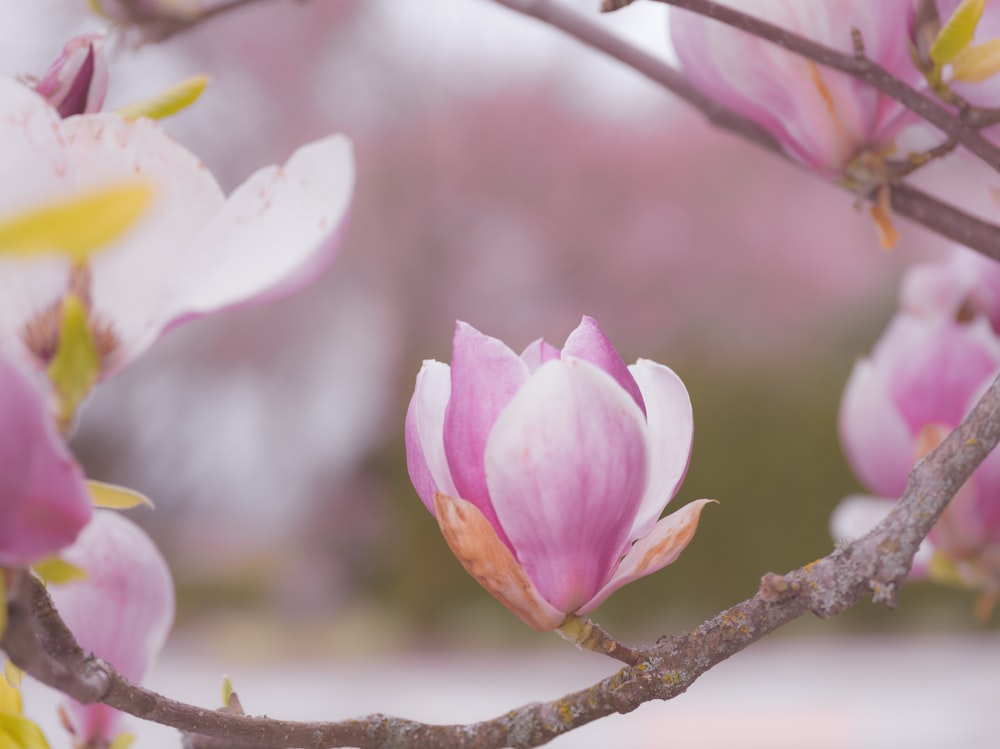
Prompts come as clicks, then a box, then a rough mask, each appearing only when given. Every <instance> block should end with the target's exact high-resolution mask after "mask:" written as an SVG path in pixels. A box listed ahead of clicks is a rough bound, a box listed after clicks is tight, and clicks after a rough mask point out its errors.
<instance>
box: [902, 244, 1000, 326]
mask: <svg viewBox="0 0 1000 749" xmlns="http://www.w3.org/2000/svg"><path fill="white" fill-rule="evenodd" d="M900 303H901V305H902V307H903V309H905V310H906V311H907V312H910V313H912V314H915V315H919V316H922V317H935V316H943V317H949V318H951V319H953V320H962V319H969V318H972V317H975V316H977V315H982V316H984V317H985V318H986V319H987V320H989V322H990V325H992V326H993V330H994V331H995V332H997V333H998V334H1000V263H998V262H997V261H996V260H992V259H990V258H988V257H985V256H983V255H980V254H979V253H978V252H973V251H972V250H969V249H966V248H964V247H956V248H955V251H954V252H952V253H951V254H950V255H949V256H948V257H947V258H946V259H945V260H944V261H943V262H933V263H918V264H916V265H913V266H911V267H910V269H909V270H907V272H906V275H905V276H904V277H903V283H902V290H901V292H900Z"/></svg>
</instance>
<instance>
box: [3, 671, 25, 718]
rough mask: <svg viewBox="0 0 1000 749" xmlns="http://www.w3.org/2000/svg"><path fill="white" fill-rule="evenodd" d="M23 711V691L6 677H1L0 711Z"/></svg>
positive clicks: (12, 712)
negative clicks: (8, 681)
mask: <svg viewBox="0 0 1000 749" xmlns="http://www.w3.org/2000/svg"><path fill="white" fill-rule="evenodd" d="M20 712H21V692H20V690H18V689H17V687H15V686H14V685H13V684H9V683H7V680H6V679H0V713H10V714H12V715H17V714H19V713H20Z"/></svg>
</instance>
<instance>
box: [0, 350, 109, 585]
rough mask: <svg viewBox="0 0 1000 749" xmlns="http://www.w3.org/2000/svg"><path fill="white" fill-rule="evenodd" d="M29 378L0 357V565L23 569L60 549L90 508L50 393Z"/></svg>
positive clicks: (84, 518) (76, 531)
mask: <svg viewBox="0 0 1000 749" xmlns="http://www.w3.org/2000/svg"><path fill="white" fill-rule="evenodd" d="M34 378H35V375H34V374H33V373H29V372H26V371H24V370H22V369H20V367H18V366H16V365H15V364H13V363H12V362H10V361H8V360H7V359H6V358H5V357H4V356H2V355H0V415H2V418H0V567H27V566H28V565H30V564H32V563H33V562H36V561H38V560H40V559H42V558H43V557H46V556H48V555H50V554H53V553H55V552H57V551H59V550H60V549H62V548H63V547H64V546H67V545H69V544H70V543H72V542H73V540H74V539H75V538H76V537H77V534H78V533H79V532H80V529H81V528H83V527H84V525H86V523H87V521H88V520H89V519H90V516H91V512H92V510H91V501H90V494H89V493H88V492H87V487H86V485H85V484H84V480H83V474H82V472H81V471H80V468H79V467H78V466H77V464H76V462H75V461H74V460H73V457H72V455H71V454H70V452H69V450H68V449H67V448H66V445H65V444H64V443H63V441H62V438H61V437H60V436H59V434H58V432H57V430H56V427H55V422H54V417H53V414H52V413H51V412H50V410H49V402H48V398H49V397H50V396H49V394H48V393H46V392H45V391H43V390H42V388H41V386H40V385H39V383H38V382H36V381H35V379H34Z"/></svg>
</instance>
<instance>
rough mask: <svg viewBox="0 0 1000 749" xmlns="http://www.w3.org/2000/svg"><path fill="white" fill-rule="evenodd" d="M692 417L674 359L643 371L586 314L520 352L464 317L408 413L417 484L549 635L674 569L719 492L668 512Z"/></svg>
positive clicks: (426, 371) (466, 557) (453, 538)
mask: <svg viewBox="0 0 1000 749" xmlns="http://www.w3.org/2000/svg"><path fill="white" fill-rule="evenodd" d="M692 431H693V421H692V415H691V402H690V400H689V398H688V394H687V390H686V389H685V387H684V384H683V383H682V382H681V381H680V379H679V378H678V377H677V375H676V374H674V373H673V371H671V370H670V369H668V368H667V367H665V366H663V365H661V364H657V363H655V362H652V361H648V360H644V359H640V360H639V361H638V362H636V363H635V364H633V365H632V366H631V367H626V366H625V363H624V362H623V361H622V360H621V358H620V357H619V356H618V353H617V352H616V351H615V349H614V347H613V346H612V345H611V343H610V341H608V339H607V338H606V337H605V336H604V334H603V333H602V332H601V331H600V330H599V329H598V327H597V323H596V322H594V321H593V320H592V319H590V318H584V319H583V321H582V322H581V323H580V325H579V327H578V328H577V329H576V330H575V331H573V333H572V334H571V335H570V337H569V338H568V339H567V341H566V344H565V346H564V347H563V349H562V351H560V350H559V349H557V348H555V347H553V346H550V345H549V344H548V343H546V342H545V341H543V340H537V341H535V342H534V343H532V344H531V345H529V346H528V348H527V349H525V351H524V352H523V353H522V354H521V355H520V356H518V355H517V354H515V353H514V352H513V351H511V350H510V349H509V348H508V347H507V346H506V345H504V344H503V343H502V342H500V341H499V340H497V339H495V338H490V337H488V336H485V335H483V334H482V333H480V332H479V331H477V330H476V329H474V328H473V327H471V326H469V325H466V324H465V323H461V322H460V323H458V325H457V328H456V331H455V339H454V347H453V354H452V363H451V366H450V367H449V366H448V365H446V364H442V363H440V362H436V361H426V362H424V365H423V368H422V369H421V371H420V374H419V375H418V376H417V385H416V390H415V392H414V394H413V398H412V400H411V401H410V407H409V411H408V412H407V417H406V448H407V466H408V468H409V472H410V477H411V479H412V480H413V484H414V487H415V488H416V490H417V493H418V494H419V495H420V498H421V500H423V502H424V505H425V506H426V507H427V509H428V510H430V511H431V513H433V514H434V516H435V517H436V518H437V520H438V524H439V525H440V527H441V530H442V532H443V534H444V536H445V539H446V540H447V542H448V544H449V546H450V547H451V549H452V551H454V552H455V554H456V556H457V557H458V559H459V561H460V562H461V563H462V564H463V566H464V567H465V568H466V570H467V571H468V572H469V573H470V574H471V575H473V577H475V578H476V579H477V580H479V582H480V583H481V584H482V585H483V586H484V587H485V588H486V589H487V591H489V592H490V593H491V594H492V595H493V596H494V597H496V598H497V599H498V600H499V601H500V602H501V603H503V604H504V605H505V606H507V608H509V609H510V610H511V611H512V612H513V613H514V614H516V615H517V616H518V617H520V618H521V619H522V620H523V621H524V622H525V623H526V624H528V625H529V626H531V627H534V628H535V629H538V630H543V631H544V630H550V629H554V628H556V627H558V626H560V625H561V624H562V623H563V621H564V620H565V619H566V617H567V615H569V614H574V613H578V614H588V613H590V612H591V611H593V610H594V609H595V608H597V606H598V605H600V603H601V602H603V601H604V599H605V598H607V597H608V596H609V595H610V594H611V593H612V592H613V591H615V590H617V589H618V588H620V587H621V586H623V585H625V584H626V583H628V582H631V581H632V580H635V579H637V578H639V577H641V576H643V575H646V574H649V573H651V572H655V571H656V570H658V569H660V568H662V567H664V566H665V565H667V564H670V563H671V562H673V561H674V560H675V559H676V558H677V557H678V555H679V554H680V553H681V551H682V550H683V549H684V547H685V546H687V544H688V542H689V541H690V540H691V538H692V537H693V535H694V532H695V530H696V528H697V524H698V518H699V516H700V514H701V510H702V508H703V507H704V505H705V503H706V502H707V501H708V500H700V501H698V502H693V503H691V504H689V505H687V506H686V507H684V508H682V509H681V510H679V511H678V512H676V513H674V514H673V515H670V516H668V517H666V518H664V519H662V520H659V521H658V518H659V516H660V513H661V512H662V511H663V508H664V506H665V505H666V504H667V502H669V501H670V499H671V497H673V495H674V493H675V492H676V491H677V488H678V486H679V485H680V483H681V481H682V480H683V478H684V474H685V473H686V471H687V465H688V458H689V456H690V452H691V439H692Z"/></svg>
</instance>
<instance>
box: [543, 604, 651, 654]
mask: <svg viewBox="0 0 1000 749" xmlns="http://www.w3.org/2000/svg"><path fill="white" fill-rule="evenodd" d="M556 632H558V633H559V634H560V635H562V636H563V638H565V639H567V640H569V641H570V642H572V643H573V644H574V645H576V646H577V647H578V648H582V649H583V650H592V651H594V652H595V653H600V654H601V655H607V656H610V657H611V658H614V659H615V660H619V661H621V662H622V663H627V664H628V665H629V666H634V665H636V664H637V663H639V662H640V661H642V659H643V651H642V650H640V649H637V648H630V647H629V646H628V645H623V644H622V643H620V642H618V640H616V639H615V638H614V637H612V636H611V635H609V634H608V633H607V631H605V630H604V628H603V627H601V625H600V624H595V623H594V622H592V621H591V620H590V619H587V618H586V617H582V616H577V615H576V614H570V615H569V616H567V617H566V620H565V621H564V622H563V623H562V624H561V625H560V626H559V627H557V628H556Z"/></svg>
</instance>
